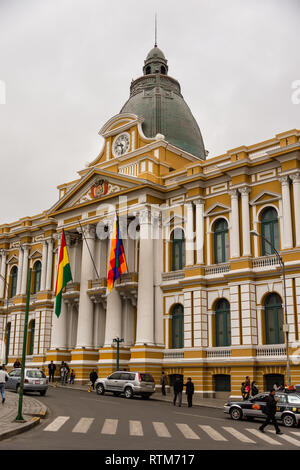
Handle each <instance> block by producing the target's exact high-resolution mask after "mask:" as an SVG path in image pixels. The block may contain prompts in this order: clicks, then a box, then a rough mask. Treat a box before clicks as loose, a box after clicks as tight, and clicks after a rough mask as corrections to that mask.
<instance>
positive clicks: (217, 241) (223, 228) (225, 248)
mask: <svg viewBox="0 0 300 470" xmlns="http://www.w3.org/2000/svg"><path fill="white" fill-rule="evenodd" d="M214 253H215V264H219V263H226V262H227V261H228V260H229V238H228V224H227V221H226V220H225V219H219V220H217V221H216V222H215V224H214Z"/></svg>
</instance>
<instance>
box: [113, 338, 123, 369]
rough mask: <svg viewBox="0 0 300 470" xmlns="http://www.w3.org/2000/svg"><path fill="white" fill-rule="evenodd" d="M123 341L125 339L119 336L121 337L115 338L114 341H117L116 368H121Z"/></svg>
mask: <svg viewBox="0 0 300 470" xmlns="http://www.w3.org/2000/svg"><path fill="white" fill-rule="evenodd" d="M123 341H124V339H123V338H119V337H117V338H114V339H113V342H114V343H117V369H116V370H119V361H120V358H119V356H120V343H123Z"/></svg>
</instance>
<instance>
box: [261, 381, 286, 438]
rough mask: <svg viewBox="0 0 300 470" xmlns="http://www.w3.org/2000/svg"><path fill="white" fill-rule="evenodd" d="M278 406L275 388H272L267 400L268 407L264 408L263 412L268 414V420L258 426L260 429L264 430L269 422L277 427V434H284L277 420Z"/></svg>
mask: <svg viewBox="0 0 300 470" xmlns="http://www.w3.org/2000/svg"><path fill="white" fill-rule="evenodd" d="M276 407H277V400H276V398H275V389H274V388H272V390H271V391H270V394H269V396H268V397H267V401H266V407H265V409H264V410H263V413H265V414H266V415H267V417H266V421H265V422H264V423H263V424H262V425H261V426H260V427H259V428H258V429H259V431H261V432H264V429H265V427H266V426H268V424H270V423H273V424H274V427H275V431H276V434H283V433H282V432H281V431H280V429H279V426H278V423H277V421H276V417H275V415H276Z"/></svg>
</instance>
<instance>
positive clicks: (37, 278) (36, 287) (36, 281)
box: [33, 261, 42, 294]
mask: <svg viewBox="0 0 300 470" xmlns="http://www.w3.org/2000/svg"><path fill="white" fill-rule="evenodd" d="M41 275H42V263H41V262H40V261H37V262H36V263H35V265H34V278H33V294H36V293H37V292H39V291H40V290H41Z"/></svg>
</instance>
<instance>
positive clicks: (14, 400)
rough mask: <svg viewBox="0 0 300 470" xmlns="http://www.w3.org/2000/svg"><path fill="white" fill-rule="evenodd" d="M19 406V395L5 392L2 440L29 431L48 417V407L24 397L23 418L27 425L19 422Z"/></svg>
mask: <svg viewBox="0 0 300 470" xmlns="http://www.w3.org/2000/svg"><path fill="white" fill-rule="evenodd" d="M0 398H1V397H0ZM18 405H19V394H17V393H15V392H11V391H9V390H5V403H4V405H2V403H1V401H0V440H2V439H6V438H8V437H11V436H14V435H16V434H19V433H21V432H24V431H27V430H28V429H31V428H32V427H33V426H36V425H37V424H39V422H40V420H41V418H45V417H46V413H47V407H46V406H45V405H44V404H43V403H41V402H39V401H38V400H36V399H35V398H34V397H33V396H29V395H24V396H23V410H22V416H23V418H24V420H25V423H24V422H22V423H21V422H17V421H15V419H16V417H17V414H18Z"/></svg>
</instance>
